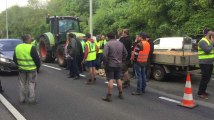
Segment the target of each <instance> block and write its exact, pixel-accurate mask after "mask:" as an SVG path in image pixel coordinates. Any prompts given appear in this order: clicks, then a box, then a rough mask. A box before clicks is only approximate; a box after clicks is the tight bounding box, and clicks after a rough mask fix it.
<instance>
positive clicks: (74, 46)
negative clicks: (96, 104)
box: [65, 29, 153, 101]
mask: <svg viewBox="0 0 214 120" xmlns="http://www.w3.org/2000/svg"><path fill="white" fill-rule="evenodd" d="M116 36H117V38H118V39H116ZM150 43H151V42H149V37H148V35H146V34H145V33H140V34H139V35H137V36H136V40H135V43H134V46H132V41H131V38H130V36H129V30H128V29H124V30H122V31H120V32H118V35H116V34H115V33H113V32H110V33H108V34H107V36H106V37H105V36H104V35H98V36H97V39H96V40H94V39H93V38H92V36H91V35H90V34H86V35H85V36H79V37H78V38H77V37H76V36H75V35H74V34H73V33H70V34H69V35H68V40H67V42H66V45H65V55H66V60H67V65H68V68H69V70H70V72H69V78H73V79H74V80H77V79H79V78H80V75H79V72H81V71H83V70H84V69H85V68H86V70H87V72H88V77H87V78H88V80H87V82H86V84H87V85H90V84H94V83H95V82H96V77H95V75H96V70H97V69H100V68H101V64H103V66H104V69H105V73H106V78H107V80H108V92H107V95H106V97H104V98H103V100H104V101H111V94H112V88H113V81H114V80H116V82H117V86H118V90H119V94H118V97H119V98H120V99H123V95H122V89H123V88H127V87H129V86H130V76H129V67H130V64H131V62H133V68H134V73H135V76H136V79H137V90H136V91H134V92H132V95H141V94H143V93H145V88H146V79H147V78H146V67H147V63H148V59H149V57H150V54H151V52H152V51H153V45H151V44H150ZM80 61H81V62H80ZM122 80H123V81H124V82H123V83H122Z"/></svg>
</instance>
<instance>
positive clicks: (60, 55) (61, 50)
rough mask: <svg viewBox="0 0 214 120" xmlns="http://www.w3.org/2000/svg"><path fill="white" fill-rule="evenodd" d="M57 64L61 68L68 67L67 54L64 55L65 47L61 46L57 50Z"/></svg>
mask: <svg viewBox="0 0 214 120" xmlns="http://www.w3.org/2000/svg"><path fill="white" fill-rule="evenodd" d="M56 57H57V62H58V65H59V66H60V67H65V66H66V60H65V54H64V45H59V46H58V47H57V50H56Z"/></svg>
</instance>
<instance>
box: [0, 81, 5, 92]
mask: <svg viewBox="0 0 214 120" xmlns="http://www.w3.org/2000/svg"><path fill="white" fill-rule="evenodd" d="M3 92H4V91H3V89H2V86H1V80H0V93H3Z"/></svg>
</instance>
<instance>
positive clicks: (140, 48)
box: [134, 42, 143, 61]
mask: <svg viewBox="0 0 214 120" xmlns="http://www.w3.org/2000/svg"><path fill="white" fill-rule="evenodd" d="M141 50H143V46H142V44H141V42H140V43H138V44H137V45H136V48H135V53H134V61H137V57H138V54H139V52H140V51H141Z"/></svg>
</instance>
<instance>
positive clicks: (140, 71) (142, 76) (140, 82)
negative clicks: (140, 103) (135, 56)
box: [134, 63, 146, 93]
mask: <svg viewBox="0 0 214 120" xmlns="http://www.w3.org/2000/svg"><path fill="white" fill-rule="evenodd" d="M134 69H135V76H136V79H137V93H143V92H145V88H146V73H145V71H146V67H141V66H140V65H139V64H138V63H134Z"/></svg>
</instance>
